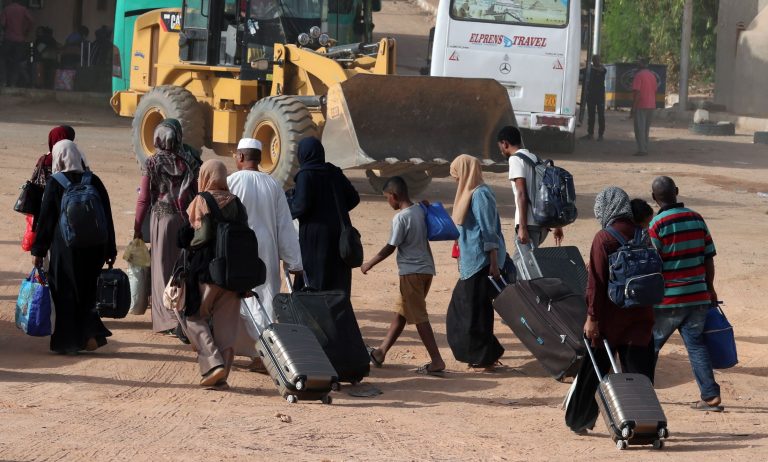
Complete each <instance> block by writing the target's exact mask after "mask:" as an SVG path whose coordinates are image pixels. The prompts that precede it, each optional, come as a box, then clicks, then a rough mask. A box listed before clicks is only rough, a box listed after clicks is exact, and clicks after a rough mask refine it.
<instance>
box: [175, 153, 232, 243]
mask: <svg viewBox="0 0 768 462" xmlns="http://www.w3.org/2000/svg"><path fill="white" fill-rule="evenodd" d="M197 190H198V191H199V192H201V193H202V192H208V193H211V195H213V198H214V199H216V203H217V204H218V205H219V208H224V207H225V206H226V205H227V204H229V203H230V202H232V200H233V199H234V198H235V196H234V195H233V194H232V193H231V192H229V187H228V186H227V166H226V165H224V162H222V161H220V160H218V159H209V160H206V161H205V162H203V165H202V166H201V167H200V175H199V176H198V179H197ZM209 213H211V210H210V209H209V208H208V204H207V203H206V202H205V199H203V197H202V196H200V194H198V195H197V197H195V198H194V199H193V200H192V203H190V204H189V207H188V208H187V214H188V215H189V223H190V224H191V225H192V227H193V228H194V229H200V227H201V226H202V225H203V217H204V216H206V215H208V214H209Z"/></svg>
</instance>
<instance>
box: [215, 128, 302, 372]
mask: <svg viewBox="0 0 768 462" xmlns="http://www.w3.org/2000/svg"><path fill="white" fill-rule="evenodd" d="M233 157H234V158H235V163H236V165H237V170H238V171H237V172H235V173H233V174H231V175H230V176H229V178H227V185H228V186H229V190H230V191H231V192H232V194H234V195H236V196H237V197H238V198H240V202H242V203H243V205H244V206H245V209H246V211H247V212H248V225H249V226H250V228H251V229H253V231H254V232H255V233H256V238H257V239H258V241H259V258H261V260H263V261H264V264H265V265H266V267H267V280H266V282H265V283H264V284H262V285H260V286H258V287H256V288H254V292H256V294H257V295H258V296H259V299H260V300H261V302H262V303H263V304H264V308H265V309H266V310H267V312H268V313H269V315H270V316H271V317H272V319H273V320H274V311H273V309H272V299H273V298H274V296H275V295H276V294H278V293H279V292H280V279H281V275H282V273H281V271H280V261H281V260H282V261H283V262H284V264H285V267H286V269H287V270H288V271H290V272H292V273H294V274H301V272H302V264H301V250H300V249H299V235H298V233H297V232H296V228H294V226H293V220H292V219H291V211H290V209H289V208H288V201H287V200H286V198H285V193H283V189H282V188H281V187H280V185H278V184H277V181H275V179H274V178H272V177H271V176H269V175H267V174H266V173H261V172H259V160H260V159H261V143H260V142H259V141H258V140H255V139H253V138H244V139H242V140H240V143H239V144H238V146H237V152H236V153H235V154H234V156H233ZM241 309H248V310H250V311H251V314H253V317H254V318H255V319H256V320H257V321H258V322H259V323H260V324H261V326H262V328H263V327H264V326H266V324H267V323H268V321H267V320H263V319H261V318H262V316H261V313H260V312H259V309H258V306H257V304H256V300H255V299H254V298H246V299H244V303H243V306H242V308H241ZM246 319H249V318H247V317H246ZM246 325H247V326H248V328H246V329H242V328H241V329H240V333H239V335H238V341H237V349H236V354H237V355H239V356H249V357H251V358H254V359H255V358H257V354H256V340H257V339H258V332H256V331H255V330H254V329H252V328H251V326H250V323H248V324H246ZM257 363H258V361H255V362H254V364H252V368H256V369H260V367H259V366H260V364H257Z"/></svg>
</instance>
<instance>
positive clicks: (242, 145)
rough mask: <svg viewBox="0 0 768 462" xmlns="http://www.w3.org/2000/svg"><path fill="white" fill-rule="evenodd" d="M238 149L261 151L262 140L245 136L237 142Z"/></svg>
mask: <svg viewBox="0 0 768 462" xmlns="http://www.w3.org/2000/svg"><path fill="white" fill-rule="evenodd" d="M237 149H258V150H259V151H261V141H259V140H256V139H253V138H243V139H241V140H240V142H239V143H238V144H237Z"/></svg>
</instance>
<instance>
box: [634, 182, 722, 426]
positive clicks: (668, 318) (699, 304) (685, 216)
mask: <svg viewBox="0 0 768 462" xmlns="http://www.w3.org/2000/svg"><path fill="white" fill-rule="evenodd" d="M652 188H653V200H655V201H656V203H657V204H658V205H659V207H660V209H659V213H658V214H657V215H656V217H654V219H653V220H652V221H651V224H650V228H649V230H648V233H649V235H650V237H651V241H652V242H653V245H654V246H655V247H656V249H658V251H659V254H660V255H661V259H662V261H663V262H664V267H663V270H662V272H663V274H664V286H665V288H664V299H663V300H662V302H661V304H660V305H656V307H655V308H656V309H655V312H656V313H655V315H656V321H655V324H654V327H653V340H654V346H655V349H656V358H657V360H658V355H659V351H660V350H661V347H662V346H664V343H665V342H666V341H667V339H669V337H670V335H672V334H673V333H674V332H675V331H676V330H677V331H679V332H680V335H681V336H682V337H683V342H684V343H685V348H686V349H687V350H688V359H689V360H690V362H691V367H692V368H693V375H694V377H695V378H696V383H697V384H698V386H699V390H700V392H701V400H700V401H698V402H696V404H694V405H693V408H694V409H697V410H704V411H716V412H719V411H722V410H723V407H722V406H720V386H719V385H718V384H717V382H715V375H714V372H713V370H712V362H711V361H710V358H709V352H708V351H707V348H706V346H705V344H704V333H703V332H704V321H705V320H706V317H707V311H708V310H709V307H710V306H712V305H714V304H716V303H717V293H716V292H715V289H714V286H713V281H714V279H715V262H714V257H715V245H714V243H713V242H712V236H710V234H709V229H707V225H706V223H704V219H703V218H701V215H699V214H698V213H696V212H694V211H693V210H691V209H689V208H686V207H685V206H684V205H683V204H682V203H679V202H677V195H678V189H677V186H676V185H675V182H674V181H673V180H672V178H669V177H667V176H660V177H657V178H656V179H655V180H653V186H652Z"/></svg>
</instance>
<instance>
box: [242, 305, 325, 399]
mask: <svg viewBox="0 0 768 462" xmlns="http://www.w3.org/2000/svg"><path fill="white" fill-rule="evenodd" d="M256 299H257V302H258V305H259V310H260V311H261V314H262V315H263V316H264V318H265V319H267V320H268V321H269V325H268V326H267V327H266V328H264V329H263V330H262V329H261V328H260V326H259V323H258V322H256V320H255V319H254V318H253V316H252V315H251V311H250V310H247V309H246V310H244V311H246V312H247V313H248V315H249V317H250V319H251V322H253V324H254V326H255V327H256V330H257V332H259V340H258V342H257V344H256V350H257V351H258V352H259V356H261V359H262V361H263V362H264V366H265V367H266V368H267V372H268V373H269V376H270V377H271V378H272V380H273V381H274V383H275V386H276V387H277V390H278V392H279V393H280V395H281V396H282V397H283V398H285V399H286V400H287V401H288V402H289V403H296V402H298V401H299V400H300V399H301V400H320V401H322V402H323V403H325V404H331V401H332V398H331V396H330V395H329V393H330V392H331V390H338V389H339V388H340V387H339V379H338V374H337V373H336V370H335V369H334V368H333V366H332V365H331V362H330V360H329V359H328V357H327V356H326V355H325V352H324V351H323V348H322V347H321V346H320V342H318V341H317V337H315V334H314V333H312V331H311V330H309V328H308V327H306V326H302V325H299V324H275V323H274V322H272V320H271V319H270V317H269V314H267V311H266V310H265V309H264V306H263V305H262V304H261V300H259V299H258V297H256Z"/></svg>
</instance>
